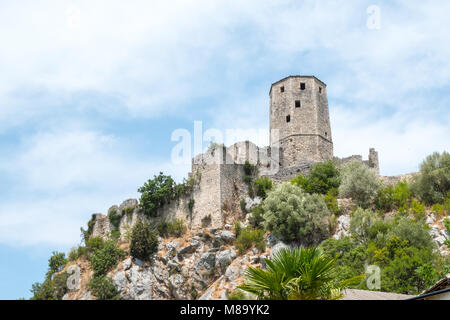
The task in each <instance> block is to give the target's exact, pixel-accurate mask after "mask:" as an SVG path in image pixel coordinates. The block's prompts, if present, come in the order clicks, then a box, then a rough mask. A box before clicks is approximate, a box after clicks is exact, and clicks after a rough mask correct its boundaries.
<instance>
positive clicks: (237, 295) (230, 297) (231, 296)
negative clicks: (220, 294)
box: [227, 289, 246, 300]
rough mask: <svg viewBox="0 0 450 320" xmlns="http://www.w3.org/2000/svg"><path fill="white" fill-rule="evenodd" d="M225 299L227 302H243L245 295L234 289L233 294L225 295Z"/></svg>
mask: <svg viewBox="0 0 450 320" xmlns="http://www.w3.org/2000/svg"><path fill="white" fill-rule="evenodd" d="M227 299H228V300H245V299H246V297H245V293H244V292H242V290H239V289H236V290H234V291H233V293H228V294H227Z"/></svg>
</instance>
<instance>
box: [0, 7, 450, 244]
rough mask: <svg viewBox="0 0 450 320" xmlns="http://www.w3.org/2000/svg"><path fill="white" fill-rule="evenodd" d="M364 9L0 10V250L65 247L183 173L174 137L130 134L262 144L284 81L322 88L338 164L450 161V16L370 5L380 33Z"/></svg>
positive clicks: (436, 10)
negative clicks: (140, 194)
mask: <svg viewBox="0 0 450 320" xmlns="http://www.w3.org/2000/svg"><path fill="white" fill-rule="evenodd" d="M371 4H372V2H370V1H362V2H361V1H358V2H356V1H347V0H342V1H331V0H330V1H327V0H324V1H320V2H319V1H313V0H305V1H288V0H281V1H277V2H264V1H262V2H261V1H256V0H249V1H244V2H243V1H235V0H231V1H230V0H228V1H225V0H223V1H222V0H220V1H182V0H176V1H171V2H163V1H151V2H149V1H140V0H139V1H133V4H129V3H127V4H125V3H124V2H123V1H76V2H74V1H58V2H57V3H55V2H54V1H51V2H50V1H48V2H46V1H41V2H39V3H37V2H35V1H28V2H27V5H23V3H21V4H20V5H19V4H18V3H15V2H2V4H1V5H0V38H1V39H2V43H3V45H2V50H0V70H2V72H1V74H0V151H2V153H1V155H0V173H1V176H2V180H0V190H1V191H2V195H1V196H0V200H1V204H0V242H3V243H14V244H21V245H28V244H34V243H51V244H55V245H57V244H58V243H59V244H64V245H67V244H69V243H73V242H76V241H77V240H78V236H79V235H78V233H79V232H78V231H79V230H78V227H79V226H80V225H83V224H85V222H86V220H87V219H88V218H89V215H90V214H91V213H93V212H95V211H100V212H105V211H106V210H107V208H108V207H109V206H110V205H112V204H114V203H117V202H120V201H121V200H123V199H126V198H128V197H136V196H137V194H136V188H137V186H139V185H141V184H142V182H143V181H144V180H145V179H147V178H149V177H151V176H152V175H153V174H156V173H157V172H158V171H164V172H168V173H170V174H172V175H175V176H176V177H177V178H178V180H181V178H182V177H183V176H184V175H185V174H186V173H187V171H188V170H189V168H188V167H186V166H183V167H178V166H173V165H172V164H171V163H170V160H169V155H168V153H167V150H166V149H168V148H170V146H169V147H167V146H168V145H169V144H170V143H171V142H170V135H169V134H168V135H167V136H166V133H164V136H162V135H163V134H162V133H161V132H160V131H158V130H157V129H156V128H153V127H151V126H150V125H149V127H148V128H145V129H146V131H145V134H142V135H133V136H131V135H130V134H129V132H128V131H127V130H129V128H130V127H132V126H133V123H137V122H140V125H142V123H141V122H142V119H145V120H148V121H149V123H150V121H155V119H159V122H160V123H164V126H166V127H167V128H172V127H173V129H175V128H178V127H180V126H186V123H187V122H188V121H190V120H194V119H198V120H203V122H204V127H205V129H206V128H210V127H215V128H218V129H222V130H225V129H228V128H238V129H243V130H246V129H250V130H259V129H262V130H264V129H266V130H267V129H268V127H269V123H268V108H269V97H268V90H269V87H270V84H271V82H274V81H276V80H278V79H280V78H282V77H284V76H286V75H289V74H315V75H316V76H318V77H319V78H321V80H323V81H325V82H326V83H327V84H328V95H329V97H328V98H329V105H330V110H331V121H332V131H333V138H334V143H335V153H336V155H338V156H348V155H351V154H363V155H365V154H367V152H368V148H369V147H376V148H377V149H378V150H379V151H380V161H381V170H382V173H383V174H397V173H403V172H410V171H414V170H416V169H417V165H418V163H419V162H420V161H421V160H422V159H423V158H424V157H425V156H426V155H427V154H429V153H431V152H432V151H435V150H436V151H442V150H444V149H447V150H448V149H449V144H448V137H449V136H450V129H449V126H448V123H449V122H450V115H449V112H448V108H449V103H450V94H449V90H448V87H449V85H450V64H449V63H448V57H449V56H450V38H449V37H450V35H449V34H448V32H447V30H449V29H450V21H449V20H448V19H447V13H448V12H449V11H450V3H448V1H427V2H424V1H410V0H408V1H406V0H401V1H400V0H399V1H378V5H379V7H380V9H381V28H380V29H379V30H369V29H367V27H366V19H367V13H366V9H367V7H368V6H369V5H371ZM186 119H188V120H186ZM124 123H127V126H125V125H124ZM152 124H153V125H154V124H155V122H152ZM119 128H120V130H119ZM188 129H190V127H189V128H188ZM169 131H170V130H169ZM243 138H246V132H241V133H240V134H239V135H238V137H236V140H237V139H243ZM263 140H264V139H263ZM149 141H151V142H149ZM258 142H259V143H260V144H263V143H267V140H266V142H264V141H262V142H260V141H258ZM161 145H164V147H165V149H164V151H162V150H161V149H162V148H159V147H158V146H161Z"/></svg>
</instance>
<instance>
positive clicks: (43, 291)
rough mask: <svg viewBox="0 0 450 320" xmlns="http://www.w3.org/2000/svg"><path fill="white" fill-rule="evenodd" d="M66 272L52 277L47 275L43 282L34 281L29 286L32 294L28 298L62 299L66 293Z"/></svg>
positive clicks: (67, 275)
mask: <svg viewBox="0 0 450 320" xmlns="http://www.w3.org/2000/svg"><path fill="white" fill-rule="evenodd" d="M68 277H69V274H67V273H66V272H64V273H60V274H57V275H55V276H54V277H53V278H51V277H47V278H46V279H45V281H44V282H43V283H38V282H36V283H34V284H33V285H32V287H31V290H30V291H31V293H33V296H32V297H31V298H30V300H62V298H63V296H64V295H65V294H66V293H67V290H68V289H67V278H68Z"/></svg>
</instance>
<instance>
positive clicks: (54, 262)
mask: <svg viewBox="0 0 450 320" xmlns="http://www.w3.org/2000/svg"><path fill="white" fill-rule="evenodd" d="M66 264H67V259H66V255H65V254H64V253H62V252H57V251H53V253H52V256H51V257H50V259H48V272H47V276H48V277H51V276H53V275H54V274H55V273H57V272H59V271H61V269H62V268H64V266H65V265H66Z"/></svg>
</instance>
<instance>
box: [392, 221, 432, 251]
mask: <svg viewBox="0 0 450 320" xmlns="http://www.w3.org/2000/svg"><path fill="white" fill-rule="evenodd" d="M395 236H396V237H399V238H400V239H403V240H407V241H408V243H409V244H410V245H411V246H414V247H416V248H427V249H430V250H431V249H433V248H434V242H433V239H432V238H431V236H430V234H429V233H428V227H427V226H426V225H425V224H424V223H423V222H422V221H414V220H412V219H409V218H407V217H403V218H401V219H400V220H399V221H398V223H397V224H395V226H394V227H393V228H392V229H391V230H390V231H389V233H388V237H389V238H390V237H395Z"/></svg>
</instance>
